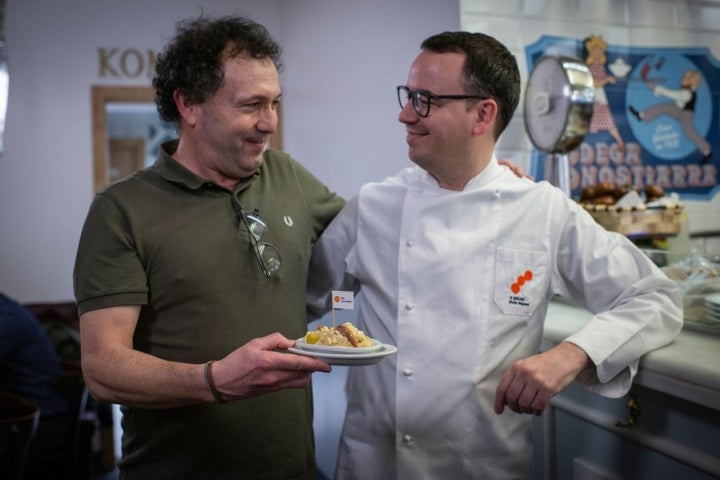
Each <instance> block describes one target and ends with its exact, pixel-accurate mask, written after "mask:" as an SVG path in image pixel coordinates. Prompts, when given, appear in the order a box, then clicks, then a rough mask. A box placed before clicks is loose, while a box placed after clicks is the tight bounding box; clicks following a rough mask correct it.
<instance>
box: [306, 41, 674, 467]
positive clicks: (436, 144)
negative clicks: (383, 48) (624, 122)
mask: <svg viewBox="0 0 720 480" xmlns="http://www.w3.org/2000/svg"><path fill="white" fill-rule="evenodd" d="M398 97H399V100H400V104H401V106H402V110H401V112H400V116H399V120H400V122H402V123H403V124H404V125H405V126H406V130H407V137H406V140H407V144H408V146H409V156H410V159H411V160H412V162H413V163H414V164H415V165H414V166H412V167H409V168H406V169H404V170H402V171H401V172H400V173H399V174H397V175H396V176H395V177H392V178H389V179H387V180H385V181H383V182H381V183H373V184H368V185H365V186H364V187H363V188H362V189H361V190H360V192H359V194H358V195H357V196H356V197H354V198H353V199H351V201H350V202H349V203H348V205H347V206H346V207H345V209H344V210H343V211H342V212H341V213H340V214H339V215H338V217H337V218H336V219H335V220H334V221H333V223H332V224H331V225H330V226H329V227H328V229H327V230H326V231H325V233H324V234H323V235H322V237H321V239H320V241H319V242H318V244H317V245H316V247H315V250H314V252H313V260H312V268H311V270H312V273H311V277H310V279H309V285H308V288H309V293H308V306H309V308H310V310H311V311H312V312H314V313H315V314H318V315H319V314H322V313H324V312H325V311H327V309H328V308H329V297H330V294H329V293H330V291H331V290H332V289H341V290H351V289H357V288H358V287H362V289H361V291H362V295H360V296H359V297H358V302H357V303H358V304H359V307H358V310H359V311H358V324H359V325H358V327H359V328H360V329H362V330H365V332H366V333H367V334H368V335H369V336H371V337H373V338H375V339H377V340H379V341H381V342H383V343H389V344H393V345H397V347H398V351H397V355H394V356H390V357H387V358H385V359H384V360H382V361H381V362H379V363H377V364H375V365H371V366H363V367H353V368H350V372H349V378H348V407H347V414H346V418H345V424H344V427H343V433H342V439H341V442H340V449H339V456H338V466H337V472H336V478H338V479H372V480H379V479H395V478H398V479H407V480H418V479H470V478H471V479H490V480H497V479H505V478H508V479H509V478H513V479H515V478H517V479H527V478H531V476H532V439H531V428H532V414H541V413H542V411H543V410H544V409H545V407H546V406H547V404H548V401H549V400H550V398H551V397H552V396H553V395H556V394H557V393H559V392H560V391H562V390H563V389H565V388H566V387H567V386H568V385H569V384H570V383H571V382H572V381H573V380H577V381H579V382H580V383H582V385H584V386H586V387H587V388H590V389H591V390H593V391H595V392H597V393H600V394H602V395H606V396H610V397H618V396H622V395H623V394H625V393H626V392H627V391H628V389H629V387H630V385H631V382H632V378H633V376H634V374H635V372H636V370H637V365H638V359H639V358H640V357H641V356H642V355H643V354H645V353H646V352H648V351H650V350H652V349H655V348H658V347H660V346H663V345H665V344H667V343H668V342H670V341H671V340H672V338H673V337H674V336H675V335H676V334H677V333H678V331H679V330H680V328H681V326H682V303H681V296H680V293H679V291H678V288H677V287H676V285H675V284H674V282H672V281H671V280H669V279H668V278H667V277H666V276H665V275H664V274H663V273H662V272H660V271H659V270H658V269H657V268H656V267H655V266H654V265H653V263H652V262H651V261H650V260H649V259H648V258H647V257H646V256H645V255H644V254H643V253H642V252H641V251H639V250H638V249H637V248H636V247H635V246H634V245H633V244H632V243H631V242H630V241H628V240H627V239H626V238H625V237H623V236H621V235H619V234H616V233H610V232H607V231H606V230H604V229H603V228H602V227H601V226H599V225H598V224H597V223H596V222H595V221H594V220H593V219H592V218H591V217H590V216H589V215H588V214H587V213H586V212H585V211H584V210H583V209H582V208H580V207H578V206H577V205H576V204H575V203H574V202H573V201H572V200H570V199H569V198H567V196H566V195H565V194H563V192H562V191H560V190H559V189H556V188H554V187H553V186H551V185H549V184H548V183H545V182H540V183H534V182H533V181H531V180H529V179H526V178H518V177H517V176H516V175H515V174H513V173H512V172H511V171H510V170H509V169H508V168H506V167H503V166H500V165H499V164H498V162H497V160H496V158H495V156H494V153H493V150H494V147H495V143H496V141H497V138H498V136H499V135H500V133H501V132H502V131H503V130H504V129H505V127H506V126H507V124H508V122H509V121H510V119H511V118H512V116H513V112H514V110H515V108H516V107H517V104H518V100H519V97H520V75H519V72H518V67H517V63H516V61H515V58H514V57H513V56H512V54H511V53H510V52H509V51H508V50H507V49H506V48H505V47H504V46H503V45H502V44H500V43H499V42H497V41H496V40H494V39H493V38H491V37H488V36H486V35H483V34H479V33H467V32H455V33H447V32H446V33H443V34H439V35H435V36H433V37H430V38H428V39H427V40H425V42H423V44H422V50H421V52H420V54H419V55H418V56H417V58H416V59H415V61H414V62H413V63H412V65H411V67H410V72H409V76H408V79H407V84H406V85H404V86H401V87H398ZM555 294H559V295H561V296H563V297H565V298H567V299H570V300H572V301H574V302H577V303H579V304H580V305H584V306H585V307H587V308H588V309H589V310H590V311H592V312H594V313H595V316H594V317H593V318H592V320H591V321H590V322H589V323H588V324H587V325H586V326H584V327H583V328H582V329H581V330H580V331H578V332H576V333H574V334H573V335H571V336H570V337H569V338H567V339H566V340H565V341H564V342H562V343H560V344H559V345H557V346H556V347H554V348H552V349H550V350H548V351H546V352H544V353H541V354H538V351H539V347H540V342H541V335H542V331H543V323H544V321H545V313H546V310H547V306H548V301H549V299H550V298H551V297H552V296H553V295H555Z"/></svg>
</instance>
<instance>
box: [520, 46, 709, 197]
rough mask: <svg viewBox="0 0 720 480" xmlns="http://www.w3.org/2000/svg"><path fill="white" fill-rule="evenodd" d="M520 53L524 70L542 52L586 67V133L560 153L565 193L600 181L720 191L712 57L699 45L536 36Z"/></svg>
mask: <svg viewBox="0 0 720 480" xmlns="http://www.w3.org/2000/svg"><path fill="white" fill-rule="evenodd" d="M525 53H526V58H527V62H528V65H527V66H528V71H532V68H533V65H534V64H535V62H536V61H537V60H539V59H540V58H541V57H543V56H545V55H567V56H572V57H575V58H578V59H580V60H581V61H583V62H585V63H586V64H587V65H588V68H589V69H590V72H591V74H592V77H593V83H594V85H595V101H594V105H593V115H592V120H591V122H590V126H589V133H588V135H587V136H586V137H585V139H584V141H583V143H582V144H581V145H580V146H579V147H578V148H577V149H575V150H573V151H572V152H570V153H568V161H569V164H570V177H571V178H570V185H571V189H572V196H573V197H578V196H579V194H580V190H581V189H582V188H583V187H585V186H588V185H596V184H598V183H600V182H606V181H610V182H612V183H614V184H615V185H619V186H625V185H632V186H635V187H637V188H639V189H643V188H644V187H645V186H646V185H651V184H656V185H660V186H662V187H663V188H664V189H665V191H666V192H676V193H678V194H679V195H680V198H681V199H692V200H709V199H711V198H712V197H713V196H714V195H715V194H716V193H717V192H718V191H720V186H719V185H718V165H720V115H719V111H720V90H718V85H720V62H719V61H718V60H717V59H716V58H715V57H714V56H713V55H712V54H711V53H710V51H709V50H708V49H707V48H698V47H627V46H617V45H609V44H607V43H606V42H605V40H604V39H603V38H602V36H599V35H589V36H588V37H587V38H584V39H571V38H564V37H550V36H543V37H541V38H540V39H539V40H538V41H537V42H535V43H533V44H531V45H528V46H527V47H525ZM544 158H545V154H544V153H543V152H540V151H538V150H536V151H534V152H533V162H532V172H531V173H532V174H533V175H534V176H535V178H539V179H541V178H544V172H543V166H544Z"/></svg>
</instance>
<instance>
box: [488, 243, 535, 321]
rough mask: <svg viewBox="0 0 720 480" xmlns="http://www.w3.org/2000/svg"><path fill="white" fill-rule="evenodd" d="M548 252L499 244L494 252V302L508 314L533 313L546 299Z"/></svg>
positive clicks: (524, 315)
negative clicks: (525, 249)
mask: <svg viewBox="0 0 720 480" xmlns="http://www.w3.org/2000/svg"><path fill="white" fill-rule="evenodd" d="M546 258H547V255H546V254H545V253H544V252H532V251H524V250H516V249H513V248H507V247H500V248H498V249H497V251H496V253H495V285H494V298H495V304H496V305H497V306H498V308H500V310H501V311H502V312H503V313H504V314H507V315H520V316H522V317H528V316H530V315H532V313H533V312H534V311H535V308H537V306H538V304H539V303H540V301H541V299H542V298H544V295H543V288H544V285H545V283H546V278H545V277H546V274H545V272H546V270H547V269H546V266H545V262H546Z"/></svg>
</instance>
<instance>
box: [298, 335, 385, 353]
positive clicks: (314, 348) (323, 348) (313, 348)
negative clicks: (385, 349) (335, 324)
mask: <svg viewBox="0 0 720 480" xmlns="http://www.w3.org/2000/svg"><path fill="white" fill-rule="evenodd" d="M304 338H305V337H303V338H298V339H297V340H296V341H295V342H296V343H295V345H296V346H297V347H298V348H302V349H303V350H307V351H310V352H321V353H331V354H333V355H335V354H338V353H344V354H347V355H359V354H361V353H370V352H376V351H378V350H380V349H381V348H382V343H380V342H378V341H377V340H372V339H370V341H371V342H372V345H370V346H369V347H333V346H329V345H317V344H313V343H305V340H304Z"/></svg>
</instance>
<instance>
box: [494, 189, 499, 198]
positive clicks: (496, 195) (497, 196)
mask: <svg viewBox="0 0 720 480" xmlns="http://www.w3.org/2000/svg"><path fill="white" fill-rule="evenodd" d="M495 198H500V190H495Z"/></svg>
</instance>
